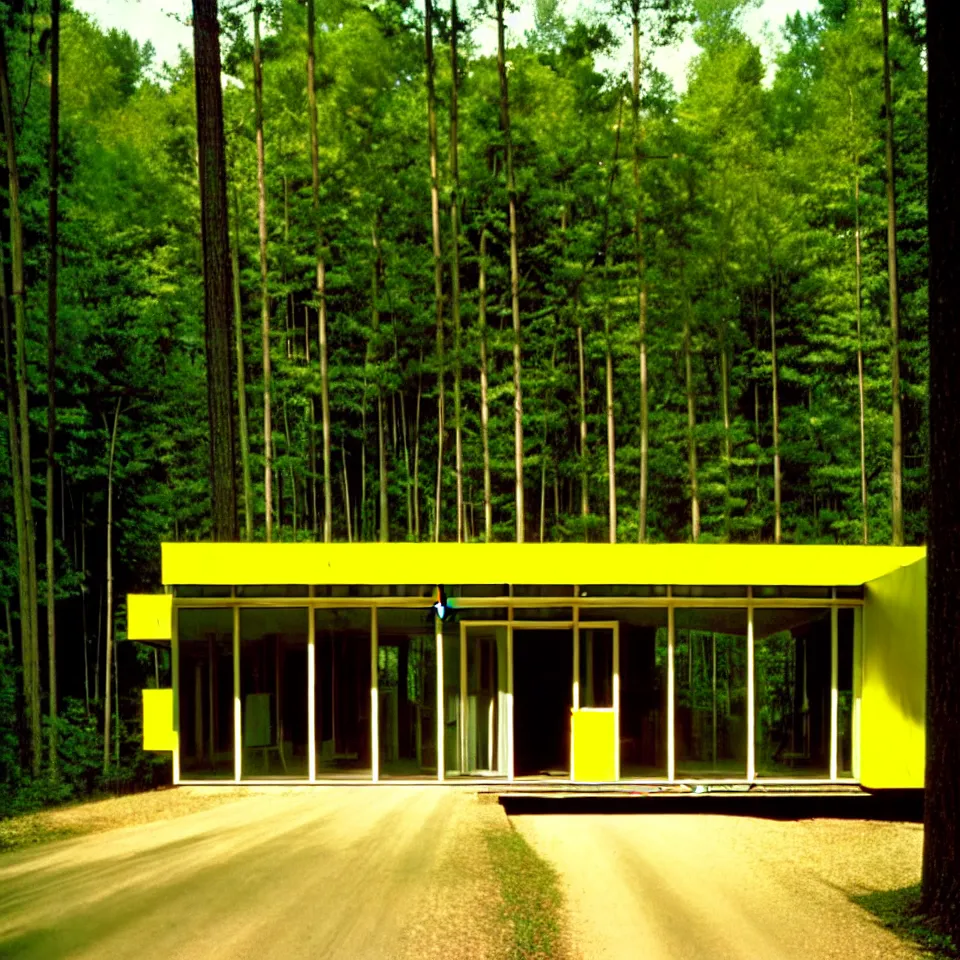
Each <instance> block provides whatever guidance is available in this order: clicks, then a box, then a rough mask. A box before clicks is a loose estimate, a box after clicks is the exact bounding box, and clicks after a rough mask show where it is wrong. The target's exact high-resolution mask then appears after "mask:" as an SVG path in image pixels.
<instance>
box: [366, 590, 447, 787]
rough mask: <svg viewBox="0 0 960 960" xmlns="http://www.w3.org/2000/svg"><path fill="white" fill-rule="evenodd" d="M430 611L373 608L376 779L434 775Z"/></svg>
mask: <svg viewBox="0 0 960 960" xmlns="http://www.w3.org/2000/svg"><path fill="white" fill-rule="evenodd" d="M435 622H436V618H435V615H434V612H433V610H432V609H431V608H422V609H406V610H403V609H390V608H388V607H378V608H377V640H378V649H377V692H378V697H379V706H378V713H379V724H378V735H379V740H380V777H381V778H383V779H389V778H391V777H403V778H410V777H428V776H429V777H435V776H436V775H437V643H436V635H435Z"/></svg>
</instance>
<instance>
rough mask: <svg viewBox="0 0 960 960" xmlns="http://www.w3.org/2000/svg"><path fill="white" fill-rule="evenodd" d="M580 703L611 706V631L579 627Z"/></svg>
mask: <svg viewBox="0 0 960 960" xmlns="http://www.w3.org/2000/svg"><path fill="white" fill-rule="evenodd" d="M580 706H581V707H594V708H606V709H612V707H613V630H612V629H611V628H610V627H592V628H591V627H581V628H580Z"/></svg>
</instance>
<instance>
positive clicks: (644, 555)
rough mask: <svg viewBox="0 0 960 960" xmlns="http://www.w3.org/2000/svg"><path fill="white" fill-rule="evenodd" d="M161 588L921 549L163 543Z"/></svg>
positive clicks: (889, 565)
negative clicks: (166, 586) (163, 586)
mask: <svg viewBox="0 0 960 960" xmlns="http://www.w3.org/2000/svg"><path fill="white" fill-rule="evenodd" d="M161 551H162V568H163V582H164V584H197V585H203V584H208V585H226V586H233V585H236V586H239V585H244V584H265V585H275V584H316V585H327V584H329V585H335V584H370V585H390V584H396V585H401V584H434V583H439V584H488V583H489V584H496V583H512V584H540V583H542V584H584V585H586V584H676V585H691V586H692V585H698V584H699V585H710V584H715V585H717V586H743V585H749V586H828V587H842V586H860V585H861V584H864V583H866V582H867V581H869V580H875V579H876V578H877V577H881V576H883V575H884V574H887V573H890V572H892V571H893V570H897V569H899V568H900V567H905V566H909V565H910V564H911V563H915V562H916V561H918V560H921V559H923V558H924V557H925V556H926V548H925V547H879V546H877V547H864V546H838V545H813V546H798V545H792V544H790V545H788V544H699V543H655V544H626V543H623V544H607V543H542V544H541V543H467V544H463V543H326V544H325V543H164V544H162V546H161Z"/></svg>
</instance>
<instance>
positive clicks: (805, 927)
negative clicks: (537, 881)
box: [511, 814, 923, 960]
mask: <svg viewBox="0 0 960 960" xmlns="http://www.w3.org/2000/svg"><path fill="white" fill-rule="evenodd" d="M511 820H512V821H513V824H514V826H515V827H516V828H517V829H518V830H519V831H520V833H521V834H522V835H523V836H524V837H525V838H526V840H527V841H528V842H529V843H530V845H531V846H532V847H533V849H534V850H535V851H536V852H537V853H539V854H540V856H541V857H543V858H544V859H546V860H547V861H548V862H549V863H551V864H552V865H553V866H554V867H555V868H556V869H557V871H558V872H559V874H560V877H561V880H562V883H563V888H564V893H565V894H566V899H567V905H568V909H569V911H570V927H571V935H572V938H573V940H574V942H575V944H576V948H577V952H578V953H579V954H580V955H581V956H582V957H584V958H586V960H594V958H610V960H622V958H642V960H687V958H689V960H781V958H789V960H794V958H795V960H828V958H838V960H839V958H842V960H861V958H863V960H865V958H877V960H900V958H907V957H916V955H917V954H916V953H915V952H914V951H913V950H912V949H911V948H909V947H907V946H905V945H904V944H903V943H902V942H901V941H899V940H898V939H897V938H896V937H894V936H893V934H891V933H889V932H888V931H887V930H884V929H883V928H882V927H880V926H879V925H878V923H877V922H876V921H875V920H874V919H873V918H872V917H871V916H870V914H868V913H867V912H866V911H865V910H863V909H861V908H860V907H859V906H857V905H856V904H854V903H853V902H851V900H850V897H851V895H856V894H861V893H869V892H872V891H874V890H890V889H898V888H900V887H903V886H907V885H909V884H913V883H916V882H917V881H918V880H919V877H920V853H921V845H922V838H923V832H922V827H920V826H919V825H915V824H903V823H878V822H866V821H850V820H809V821H797V822H792V821H786V822H781V821H775V820H763V819H759V818H752V817H732V816H722V815H716V814H712V815H711V814H698V815H689V814H687V815H684V814H645V815H644V814H641V815H632V816H631V815H606V816H604V815H580V816H569V815H546V816H515V817H511Z"/></svg>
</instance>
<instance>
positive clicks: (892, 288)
mask: <svg viewBox="0 0 960 960" xmlns="http://www.w3.org/2000/svg"><path fill="white" fill-rule="evenodd" d="M889 6H890V3H889V0H880V15H881V19H882V21H883V106H884V113H885V115H886V131H885V141H886V142H885V146H886V164H887V167H886V169H887V274H888V280H889V295H890V386H891V390H892V392H893V469H892V473H891V481H892V484H891V485H892V492H893V505H892V520H893V544H894V546H902V545H903V424H902V420H901V409H900V294H899V279H898V276H897V193H896V175H895V167H894V155H893V153H894V141H893V89H892V87H893V84H892V83H891V80H890V10H889Z"/></svg>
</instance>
